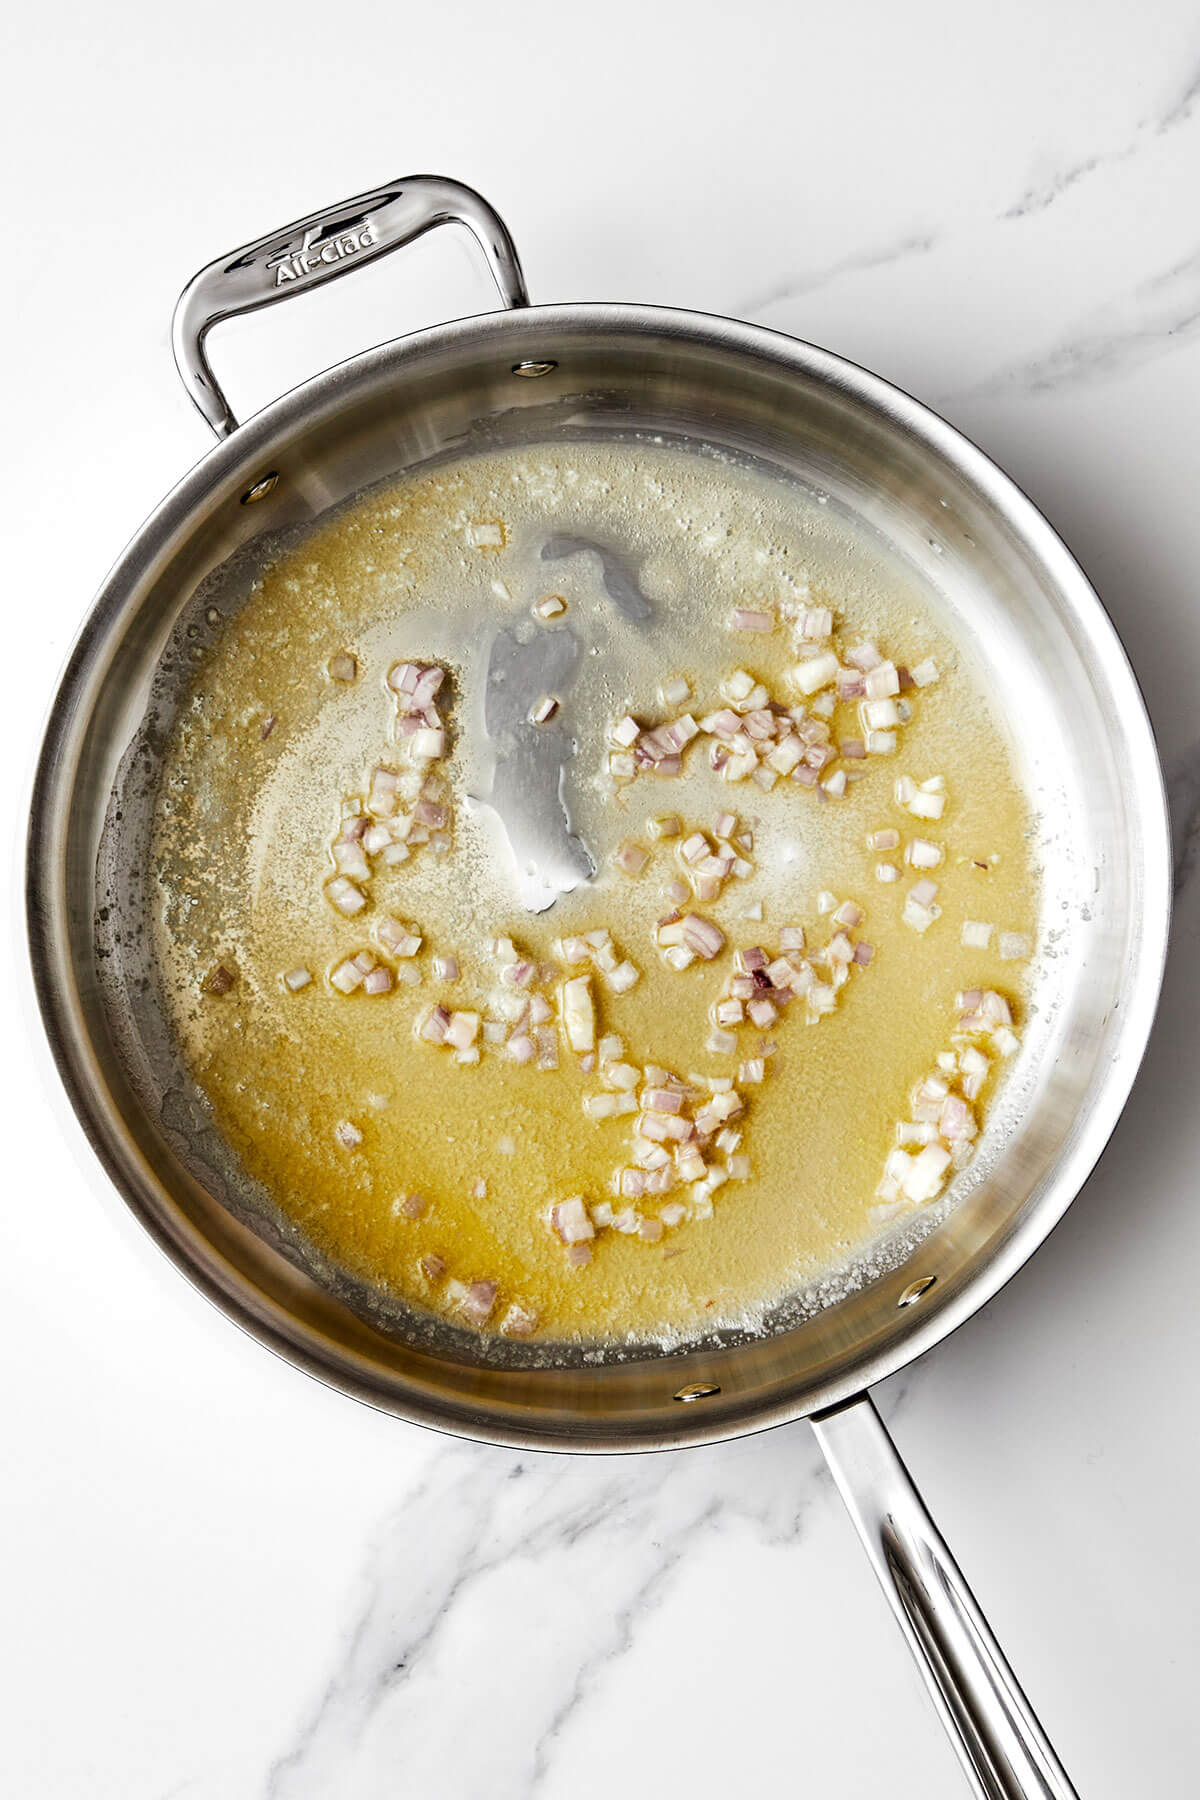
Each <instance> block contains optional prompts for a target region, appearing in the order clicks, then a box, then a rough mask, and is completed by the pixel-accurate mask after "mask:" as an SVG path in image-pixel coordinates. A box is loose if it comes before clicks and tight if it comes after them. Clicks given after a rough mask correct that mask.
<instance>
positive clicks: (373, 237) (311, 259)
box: [267, 219, 379, 287]
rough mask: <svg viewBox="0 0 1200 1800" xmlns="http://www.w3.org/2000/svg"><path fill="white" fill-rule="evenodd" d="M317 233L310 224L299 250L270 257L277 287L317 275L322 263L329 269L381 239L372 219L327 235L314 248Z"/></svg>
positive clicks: (269, 261) (269, 266) (269, 263)
mask: <svg viewBox="0 0 1200 1800" xmlns="http://www.w3.org/2000/svg"><path fill="white" fill-rule="evenodd" d="M316 235H317V232H316V227H315V226H310V228H309V229H308V230H307V231H306V232H305V234H304V243H303V244H302V245H301V247H300V249H299V250H289V251H286V252H285V253H284V254H283V255H282V256H272V257H270V258H269V259H268V262H267V267H268V268H269V269H274V271H275V286H276V287H285V286H286V285H287V283H288V282H289V281H299V280H301V279H302V277H303V276H305V275H312V274H315V273H317V272H318V271H319V270H320V269H321V267H322V266H325V267H326V268H328V267H329V266H330V265H331V264H332V263H339V262H342V261H344V260H345V258H346V257H348V256H353V255H354V254H355V253H356V251H359V250H366V249H368V248H369V247H370V245H372V244H375V243H378V241H379V232H378V231H377V230H376V227H375V224H374V221H373V220H371V219H368V220H367V222H366V224H365V225H360V226H358V227H357V228H356V229H355V230H353V231H344V232H341V233H339V234H338V236H337V237H331V238H328V239H327V240H326V241H325V242H324V243H323V244H321V245H320V246H319V247H317V248H315V249H314V247H313V244H314V239H315V238H316Z"/></svg>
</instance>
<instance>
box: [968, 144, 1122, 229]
mask: <svg viewBox="0 0 1200 1800" xmlns="http://www.w3.org/2000/svg"><path fill="white" fill-rule="evenodd" d="M1130 153H1131V146H1126V147H1125V148H1123V149H1121V150H1118V151H1111V152H1108V153H1103V152H1101V153H1099V154H1097V155H1095V156H1088V157H1085V158H1084V160H1083V161H1082V162H1077V163H1069V164H1068V165H1067V167H1066V168H1064V169H1060V170H1059V171H1058V172H1057V173H1056V174H1054V175H1050V176H1047V177H1046V178H1045V179H1044V180H1042V181H1037V182H1032V183H1031V184H1030V185H1029V187H1027V188H1026V189H1025V192H1024V193H1023V194H1022V195H1021V196H1020V198H1019V199H1017V200H1014V201H1013V203H1012V205H1011V206H1008V207H1006V208H1005V209H1004V211H1003V212H1002V213H1001V214H1000V217H1001V218H1002V219H1026V218H1028V217H1029V216H1030V215H1031V214H1032V213H1040V212H1045V210H1046V208H1047V207H1048V206H1053V205H1054V202H1055V201H1056V200H1061V198H1062V196H1063V195H1064V194H1065V193H1067V192H1068V191H1069V190H1070V189H1071V188H1073V187H1074V186H1075V185H1076V183H1077V182H1080V181H1083V180H1084V179H1085V177H1087V176H1088V175H1093V174H1095V172H1096V170H1097V169H1103V168H1107V167H1108V166H1109V165H1110V164H1111V163H1113V162H1114V161H1117V160H1119V159H1120V158H1123V157H1125V156H1127V155H1129V154H1130Z"/></svg>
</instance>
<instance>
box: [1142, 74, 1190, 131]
mask: <svg viewBox="0 0 1200 1800" xmlns="http://www.w3.org/2000/svg"><path fill="white" fill-rule="evenodd" d="M1198 103H1200V66H1193V68H1192V72H1191V74H1190V75H1189V76H1188V77H1187V79H1186V81H1185V82H1184V83H1183V86H1182V87H1181V88H1180V89H1179V91H1178V93H1177V94H1176V97H1175V99H1174V100H1173V101H1172V103H1171V104H1170V106H1168V107H1167V109H1166V111H1165V112H1162V113H1160V114H1159V115H1158V117H1157V118H1156V119H1155V118H1152V119H1150V120H1148V121H1147V124H1148V126H1149V128H1150V129H1151V130H1152V131H1154V132H1155V134H1156V135H1157V136H1158V137H1163V136H1165V134H1166V133H1167V132H1169V131H1174V130H1175V128H1176V126H1178V125H1186V123H1187V121H1188V120H1189V119H1190V118H1191V116H1192V114H1193V113H1194V112H1195V110H1196V106H1197V104H1198Z"/></svg>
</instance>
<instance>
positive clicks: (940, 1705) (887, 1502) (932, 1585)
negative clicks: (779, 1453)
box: [812, 1394, 1078, 1800]
mask: <svg viewBox="0 0 1200 1800" xmlns="http://www.w3.org/2000/svg"><path fill="white" fill-rule="evenodd" d="M812 1423H813V1429H814V1430H815V1432H816V1434H817V1438H818V1440H819V1442H820V1445H821V1449H822V1450H823V1451H824V1453H825V1459H826V1461H827V1462H828V1464H829V1467H830V1469H831V1470H832V1472H833V1478H834V1480H835V1481H836V1483H837V1485H838V1488H839V1490H840V1492H841V1495H842V1499H843V1500H844V1501H845V1502H846V1505H847V1506H848V1507H849V1509H850V1515H851V1517H852V1518H853V1520H854V1523H855V1525H856V1527H857V1528H858V1534H859V1536H860V1537H861V1538H862V1541H863V1543H864V1544H865V1545H866V1548H867V1554H868V1555H869V1556H870V1558H871V1561H872V1563H873V1564H874V1567H875V1573H876V1575H877V1576H878V1577H879V1580H880V1583H881V1584H882V1586H883V1590H884V1593H885V1594H886V1595H887V1599H888V1604H889V1605H890V1606H891V1609H892V1611H893V1613H894V1614H895V1615H896V1619H897V1621H898V1622H899V1625H900V1629H901V1630H902V1631H903V1633H904V1635H905V1637H906V1638H907V1639H908V1643H909V1648H910V1649H911V1650H912V1652H913V1655H914V1656H915V1657H916V1659H917V1661H918V1663H919V1664H920V1665H921V1672H922V1674H923V1675H924V1677H925V1681H926V1684H927V1685H928V1687H929V1691H930V1693H931V1694H932V1696H933V1699H934V1703H935V1705H936V1706H937V1709H938V1712H939V1713H940V1714H941V1717H942V1723H943V1724H944V1725H945V1727H946V1730H947V1732H948V1733H949V1735H950V1738H951V1740H952V1741H953V1744H954V1747H955V1749H956V1750H957V1751H958V1755H959V1759H960V1761H961V1762H962V1765H963V1768H964V1770H965V1771H966V1774H967V1777H968V1779H969V1780H970V1782H971V1786H972V1791H973V1792H974V1793H975V1794H977V1795H978V1796H979V1797H980V1800H1078V1796H1077V1794H1076V1792H1075V1789H1074V1788H1073V1787H1072V1786H1071V1783H1070V1781H1069V1779H1068V1777H1067V1774H1066V1771H1065V1770H1064V1769H1063V1766H1062V1764H1061V1763H1060V1762H1059V1760H1058V1758H1057V1756H1056V1755H1055V1754H1054V1750H1053V1748H1052V1747H1051V1744H1050V1741H1049V1739H1048V1738H1047V1736H1046V1734H1045V1732H1044V1731H1043V1730H1042V1727H1041V1725H1040V1724H1039V1722H1038V1718H1037V1715H1036V1713H1035V1712H1034V1710H1033V1708H1032V1707H1031V1706H1030V1704H1029V1701H1028V1700H1027V1699H1026V1698H1025V1695H1024V1694H1023V1693H1022V1691H1021V1688H1020V1686H1019V1685H1018V1682H1017V1678H1016V1676H1015V1675H1014V1674H1013V1672H1012V1670H1011V1669H1010V1668H1009V1666H1008V1663H1007V1662H1006V1661H1005V1658H1004V1653H1003V1651H1002V1650H1001V1648H1000V1646H999V1644H998V1643H997V1642H996V1640H995V1638H994V1637H993V1636H992V1633H991V1630H990V1628H989V1626H988V1623H987V1620H986V1619H985V1618H984V1616H983V1614H982V1613H981V1612H980V1610H979V1606H978V1604H977V1602H976V1600H975V1596H974V1595H973V1594H972V1592H971V1590H970V1588H969V1587H968V1586H967V1584H966V1581H965V1580H964V1578H963V1574H962V1571H961V1569H960V1568H959V1566H958V1564H957V1563H956V1562H955V1560H954V1558H953V1556H952V1555H951V1554H950V1550H949V1547H948V1545H947V1543H946V1540H945V1539H944V1538H943V1537H942V1534H941V1533H940V1531H939V1530H938V1528H937V1526H936V1525H935V1524H934V1522H933V1520H932V1519H931V1518H930V1516H929V1514H928V1512H927V1511H926V1509H925V1505H924V1502H923V1501H922V1499H921V1496H920V1494H918V1492H917V1490H916V1488H915V1487H914V1486H913V1483H912V1480H911V1478H910V1476H909V1473H908V1470H907V1469H906V1468H905V1466H904V1464H903V1463H902V1462H901V1460H900V1456H899V1454H898V1452H897V1450H896V1447H895V1445H894V1444H893V1443H892V1440H891V1438H890V1437H889V1436H888V1434H887V1430H886V1429H885V1427H884V1424H883V1421H882V1419H881V1418H880V1417H879V1414H878V1413H877V1412H876V1410H875V1407H874V1406H873V1404H872V1402H871V1401H870V1399H869V1398H868V1396H867V1395H865V1394H862V1395H860V1396H859V1397H858V1398H857V1399H856V1400H852V1401H851V1402H850V1403H849V1404H848V1405H846V1406H842V1407H837V1408H835V1409H834V1410H833V1411H831V1412H828V1413H819V1414H818V1415H817V1416H816V1417H815V1418H814V1419H813V1421H812Z"/></svg>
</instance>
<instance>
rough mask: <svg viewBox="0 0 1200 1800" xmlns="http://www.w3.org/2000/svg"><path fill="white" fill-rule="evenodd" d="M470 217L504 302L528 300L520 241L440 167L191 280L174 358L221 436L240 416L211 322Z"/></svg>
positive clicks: (238, 253) (180, 308) (299, 224)
mask: <svg viewBox="0 0 1200 1800" xmlns="http://www.w3.org/2000/svg"><path fill="white" fill-rule="evenodd" d="M450 224H456V225H465V226H466V227H467V229H468V230H469V231H470V232H471V233H472V235H473V236H474V238H475V240H476V242H477V243H478V245H479V248H480V249H481V250H482V251H483V254H484V257H485V258H486V260H487V265H488V268H489V269H490V270H491V272H492V277H493V279H494V280H495V283H496V286H497V288H498V289H499V291H500V299H501V302H502V304H503V305H504V306H528V304H529V295H528V294H527V292H526V290H525V278H524V276H523V275H522V273H521V262H520V258H519V257H518V255H517V250H516V245H515V244H514V243H513V241H512V238H511V237H510V236H509V234H508V228H507V227H506V225H505V223H504V221H503V219H501V218H500V216H499V214H498V213H496V212H494V211H493V209H492V208H491V207H490V206H489V205H488V203H487V201H486V200H484V199H483V197H482V196H481V195H480V194H477V193H476V192H475V190H474V189H473V188H469V187H464V186H463V184H462V182H460V181H448V180H446V179H445V178H444V177H442V176H440V175H408V176H405V177H404V178H403V179H402V180H400V181H392V182H388V183H387V185H386V186H385V187H381V188H376V189H375V190H374V191H373V192H372V193H369V194H356V195H355V197H354V198H353V199H352V200H343V201H341V202H340V203H339V204H338V205H336V206H327V207H325V208H324V209H323V210H322V211H321V212H315V213H310V214H309V216H308V217H307V218H306V219H297V220H296V221H295V223H294V224H292V225H287V226H285V227H284V229H283V230H282V231H275V232H272V233H271V234H270V236H268V237H262V238H259V239H258V240H257V241H256V242H255V243H253V244H243V246H242V248H241V249H240V250H234V251H233V252H232V253H231V254H230V255H228V256H222V257H219V258H218V259H217V261H216V262H211V263H209V264H208V266H207V267H206V268H203V269H201V270H200V272H199V274H198V275H194V276H193V277H192V279H191V280H190V281H189V282H188V284H187V286H186V287H185V288H184V290H183V292H182V294H181V295H180V296H179V300H178V302H177V304H176V307H175V314H174V317H173V319H172V321H171V343H172V348H173V349H174V352H175V364H176V367H177V368H178V370H179V374H180V378H181V380H182V381H183V384H184V386H185V387H186V388H187V391H188V393H189V394H190V395H191V397H192V399H193V400H194V401H195V403H196V405H197V406H198V407H199V409H200V411H201V412H202V413H203V415H204V417H205V418H206V419H207V421H208V423H209V424H210V425H211V426H212V428H213V430H214V431H215V432H216V434H217V436H218V437H228V436H229V433H230V432H231V431H235V430H236V429H237V420H236V419H235V418H234V416H233V413H232V412H231V411H230V409H229V402H228V401H227V400H226V398H225V395H224V393H223V392H222V390H221V387H220V384H219V382H218V381H217V378H216V376H215V375H214V374H213V372H212V368H211V366H210V364H209V361H208V355H207V352H206V349H205V339H206V338H207V336H208V333H209V332H210V331H211V330H212V328H213V326H214V325H216V324H217V323H219V321H220V320H222V319H231V318H233V317H235V316H236V315H237V314H238V313H246V312H255V311H257V309H258V308H259V307H260V306H272V305H274V303H275V302H276V301H277V300H288V299H290V298H291V296H292V295H293V294H299V293H303V292H305V291H306V290H307V289H309V288H313V287H317V286H319V285H320V283H321V282H323V281H332V280H333V279H334V278H335V277H336V276H338V275H348V274H350V273H351V271H352V270H354V269H360V268H362V267H363V266H364V265H365V264H367V263H369V262H374V261H375V259H376V257H379V256H384V255H386V253H387V252H388V251H389V250H398V249H399V248H400V247H401V245H403V244H411V243H412V242H413V240H414V239H415V238H419V237H421V236H422V235H423V234H424V233H425V232H427V231H430V230H431V229H432V228H433V227H434V226H435V225H450Z"/></svg>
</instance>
